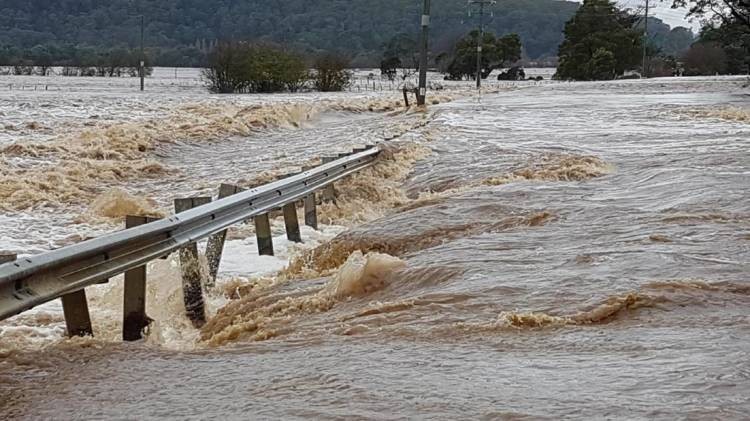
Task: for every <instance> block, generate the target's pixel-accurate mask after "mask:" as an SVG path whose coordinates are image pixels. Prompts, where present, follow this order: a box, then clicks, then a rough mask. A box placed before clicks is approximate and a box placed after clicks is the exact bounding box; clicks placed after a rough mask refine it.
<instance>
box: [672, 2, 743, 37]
mask: <svg viewBox="0 0 750 421" xmlns="http://www.w3.org/2000/svg"><path fill="white" fill-rule="evenodd" d="M672 7H688V8H689V12H688V16H695V17H697V18H701V19H705V20H706V21H708V23H713V24H715V25H730V24H734V23H738V24H739V25H742V26H744V27H745V30H746V31H750V1H748V0H673V3H672Z"/></svg>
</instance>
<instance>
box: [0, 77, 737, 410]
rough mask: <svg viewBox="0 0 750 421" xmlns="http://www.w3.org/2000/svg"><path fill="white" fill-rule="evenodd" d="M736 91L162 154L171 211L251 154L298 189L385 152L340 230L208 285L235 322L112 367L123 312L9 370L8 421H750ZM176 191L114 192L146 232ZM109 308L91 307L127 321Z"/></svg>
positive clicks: (582, 95) (352, 191)
mask: <svg viewBox="0 0 750 421" xmlns="http://www.w3.org/2000/svg"><path fill="white" fill-rule="evenodd" d="M743 83H744V81H743V80H742V79H737V78H735V79H731V78H703V79H657V80H650V81H632V82H630V81H629V82H612V83H581V84H550V85H546V86H536V87H530V88H527V89H522V90H515V91H510V92H504V93H499V94H492V95H486V96H484V97H482V99H481V101H478V100H477V99H476V98H471V99H464V100H457V101H454V102H451V103H448V104H441V105H438V106H432V107H430V108H429V109H428V110H427V111H425V112H421V113H408V114H398V115H388V114H385V115H384V114H373V115H370V114H360V115H357V116H353V115H349V114H329V117H326V118H328V119H329V120H326V119H325V118H324V119H323V120H322V121H319V122H318V123H315V124H311V126H310V127H306V128H301V129H300V128H296V129H294V130H292V129H279V130H276V131H271V132H268V133H266V134H263V135H257V134H251V135H250V136H247V137H236V138H232V139H229V140H226V141H222V142H219V143H215V144H211V145H200V144H185V145H176V146H174V147H172V148H169V149H166V150H165V157H164V158H163V159H162V160H161V161H160V164H162V165H165V166H168V167H170V168H173V169H176V170H180V174H181V175H180V176H179V178H181V180H182V182H183V185H182V187H179V188H178V189H185V191H188V190H190V188H191V187H189V186H192V188H193V191H201V186H200V182H202V181H206V180H208V181H211V182H214V181H221V180H222V177H225V176H226V170H231V169H232V167H233V166H237V167H240V166H241V165H244V164H246V163H249V162H253V161H251V160H250V158H243V157H242V156H240V155H238V154H237V151H238V150H242V151H243V155H252V154H254V153H258V154H261V155H262V154H265V155H262V156H267V157H268V162H271V161H272V160H273V159H272V158H277V157H278V154H279V153H280V152H281V151H284V150H289V151H292V152H290V153H289V154H288V155H287V157H288V160H289V161H290V162H289V165H290V166H292V165H296V164H298V163H301V161H302V160H303V157H304V156H306V154H305V151H309V150H310V148H312V147H320V146H321V145H324V144H327V145H336V144H337V142H344V141H345V140H346V139H351V136H352V135H355V136H357V137H358V138H360V139H367V140H382V139H383V137H388V138H390V137H394V139H391V140H389V141H388V142H385V143H384V144H383V146H384V153H383V157H381V158H380V162H379V163H378V164H377V165H376V166H375V167H372V168H370V169H367V170H365V171H364V172H363V173H362V174H360V175H359V176H358V177H355V178H351V179H347V180H345V181H343V182H341V183H339V184H338V185H337V189H338V193H339V200H338V204H337V205H335V206H334V205H326V206H324V207H323V208H322V209H321V218H322V219H324V220H325V222H326V223H337V224H343V225H346V226H347V227H348V229H346V230H344V231H343V232H341V233H340V234H338V235H337V236H336V237H335V238H333V239H331V240H330V241H326V242H323V243H322V244H320V245H318V246H316V247H307V248H300V249H298V250H297V251H296V252H294V253H292V254H291V256H290V261H289V264H288V265H287V267H286V268H285V269H283V270H282V271H280V272H278V273H276V274H272V275H267V276H256V277H246V278H243V277H239V278H233V279H231V280H225V281H224V282H220V287H218V288H217V289H216V290H215V291H211V294H212V295H213V296H220V297H222V300H221V305H217V306H215V307H216V308H214V309H213V310H212V316H211V318H210V320H209V322H208V323H207V324H206V326H204V327H203V328H202V329H201V330H200V331H194V330H190V329H191V328H190V327H189V326H188V325H189V323H183V324H181V325H180V329H182V331H183V333H184V335H183V337H182V339H183V341H182V342H180V344H179V346H170V343H168V342H169V340H168V339H166V340H165V339H164V338H162V339H161V340H159V341H156V340H149V339H147V340H146V341H143V342H137V343H127V344H124V343H119V342H117V341H116V340H115V338H116V337H117V334H116V333H117V329H118V326H117V325H118V323H119V322H118V320H119V319H117V317H119V316H118V315H117V313H116V311H115V312H114V313H113V314H114V316H111V315H110V316H106V315H104V314H100V316H99V319H107V317H110V318H109V319H107V320H110V322H106V323H104V324H103V325H102V329H103V330H108V331H109V333H104V334H102V335H99V336H100V337H99V339H90V338H89V339H74V340H61V341H55V342H54V343H51V344H47V345H45V346H43V347H42V348H41V349H40V348H38V347H33V348H32V347H29V346H28V345H22V344H21V343H22V342H23V341H20V340H19V342H18V344H16V345H8V346H5V347H4V348H0V352H1V353H0V387H2V388H3V389H2V391H3V397H4V399H3V401H2V402H1V403H0V412H2V413H4V414H5V418H7V419H35V418H61V419H71V418H80V419H104V418H106V419H131V418H136V419H152V418H170V419H204V418H214V417H224V418H228V419H246V418H262V419H278V418H283V419H287V418H288V419H295V418H324V419H352V418H354V419H404V418H429V419H458V418H472V419H474V418H481V419H561V418H587V419H592V418H593V419H746V417H747V414H748V413H750V393H748V391H750V351H749V350H750V311H749V310H748V308H750V307H749V306H750V279H749V278H748V276H749V274H750V263H749V262H748V258H749V257H750V220H749V219H748V217H749V216H750V199H748V194H747V192H748V186H750V153H748V146H750V126H748V124H747V119H746V116H747V115H748V112H749V111H748V110H750V102H749V101H748V92H747V89H746V88H743V87H742V84H743ZM394 126H398V127H401V129H399V130H398V133H396V134H394V135H384V134H383V133H384V130H388V129H393V127H394ZM322 138H325V139H326V140H325V141H324V140H314V141H313V140H311V139H322ZM269 142H270V143H269ZM268 145H275V147H274V148H273V151H272V152H269V151H267V150H266V149H272V148H270V147H269V146H268ZM238 148H241V149H238ZM206 158H208V161H210V160H211V159H214V160H218V161H222V160H225V161H224V162H226V160H230V159H233V160H234V161H232V162H233V164H232V165H228V166H221V165H219V166H216V165H209V164H201V163H202V162H206ZM245 159H247V161H246V160H245ZM228 167H229V168H228ZM186 169H191V171H187V170H186ZM247 177H248V181H247V182H251V181H252V180H251V179H252V178H253V177H262V174H261V172H255V173H254V174H248V175H247ZM170 182H172V180H157V181H141V182H138V183H142V184H139V185H138V187H137V188H136V187H133V185H132V184H131V185H127V184H126V185H125V186H124V188H125V189H135V190H138V189H141V190H143V189H145V188H146V187H150V188H151V189H152V191H154V192H156V193H154V202H153V204H154V206H156V207H158V204H159V203H164V202H165V200H166V198H167V197H168V196H167V193H166V192H167V191H168V190H169V184H170ZM136 184H137V183H136ZM246 234H247V233H246ZM247 235H252V233H251V232H250V233H249V234H247ZM153 269H154V270H153V275H152V276H151V279H152V283H154V284H159V283H161V285H168V284H170V283H179V279H177V278H176V276H177V275H176V274H175V273H176V270H175V268H174V267H171V266H170V265H169V264H168V263H158V266H156V267H154V268H153ZM153 288H158V287H156V286H154V287H153ZM113 291H114V292H113V293H112V294H111V295H112V297H109V296H108V295H107V294H105V295H104V296H102V297H101V298H97V299H98V300H100V301H101V302H102V303H105V304H106V303H108V302H109V301H108V300H110V299H111V300H113V302H114V301H116V300H118V299H121V298H120V297H119V296H118V295H117V291H116V290H113ZM154 294H155V295H154V296H155V297H158V296H159V295H158V294H156V293H154ZM177 297H179V295H177ZM216 302H218V301H216ZM150 305H152V309H153V312H157V314H154V313H153V312H151V315H152V317H153V316H155V315H157V316H161V317H172V318H174V320H176V322H175V323H177V324H180V323H182V322H183V321H184V316H182V314H181V309H180V306H179V300H173V299H169V298H165V301H164V302H163V303H156V304H154V303H151V304H150ZM156 305H161V306H162V307H163V308H162V309H161V310H160V311H161V313H159V312H158V311H157V309H156V307H153V306H156ZM97 308H98V307H97ZM28 317H29V318H32V317H36V318H37V319H39V320H33V321H32V322H33V323H32V322H30V324H34V323H36V324H37V325H38V326H39V328H43V327H44V326H45V325H46V324H51V323H58V324H59V323H60V322H61V320H60V319H59V316H54V317H52V318H53V319H54V318H56V319H55V320H46V319H45V316H44V315H43V314H42V315H37V316H28ZM46 317H50V316H46ZM94 318H95V319H96V318H97V313H96V312H94ZM155 318H156V317H155ZM7 323H11V325H12V323H13V321H12V320H11V321H10V322H6V326H9V325H8V324H7ZM29 329H30V331H33V328H29ZM112 332H114V333H112ZM29 334H31V333H29ZM152 334H153V333H152ZM19 335H20V334H19ZM13 337H17V336H10V338H13ZM6 338H8V337H6ZM185 338H187V340H185ZM171 345H174V344H171Z"/></svg>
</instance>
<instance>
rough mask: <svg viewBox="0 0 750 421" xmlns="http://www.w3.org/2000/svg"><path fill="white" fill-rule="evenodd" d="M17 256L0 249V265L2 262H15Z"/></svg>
mask: <svg viewBox="0 0 750 421" xmlns="http://www.w3.org/2000/svg"><path fill="white" fill-rule="evenodd" d="M17 258H18V255H16V253H11V252H6V251H0V265H2V264H3V263H10V262H15V261H16V259H17Z"/></svg>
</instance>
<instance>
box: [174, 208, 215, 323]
mask: <svg viewBox="0 0 750 421" xmlns="http://www.w3.org/2000/svg"><path fill="white" fill-rule="evenodd" d="M210 202H211V198H210V197H193V198H187V199H175V201H174V209H175V213H180V212H184V211H186V210H189V209H192V208H194V207H197V206H201V205H205V204H207V203H210ZM180 271H181V272H182V294H183V298H184V301H185V312H186V313H187V317H188V318H189V319H190V321H192V322H193V326H195V327H201V326H203V324H204V323H206V309H205V306H204V304H203V285H202V282H201V278H202V276H201V272H202V271H201V266H200V262H199V260H198V244H196V243H190V244H189V245H187V246H185V247H183V248H181V249H180Z"/></svg>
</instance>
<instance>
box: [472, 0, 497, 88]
mask: <svg viewBox="0 0 750 421" xmlns="http://www.w3.org/2000/svg"><path fill="white" fill-rule="evenodd" d="M495 3H497V1H496V0H469V5H470V6H473V5H479V37H478V38H477V89H481V88H482V44H483V43H484V42H483V41H484V6H485V5H487V6H491V5H493V4H495Z"/></svg>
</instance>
